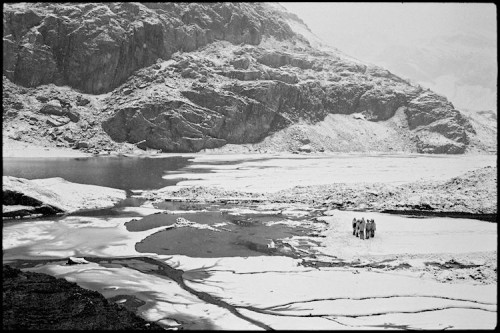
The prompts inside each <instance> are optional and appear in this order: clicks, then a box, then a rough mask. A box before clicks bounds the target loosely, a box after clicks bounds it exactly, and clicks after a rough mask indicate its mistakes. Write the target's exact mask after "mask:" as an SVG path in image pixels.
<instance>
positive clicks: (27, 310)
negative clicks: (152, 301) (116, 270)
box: [2, 265, 162, 330]
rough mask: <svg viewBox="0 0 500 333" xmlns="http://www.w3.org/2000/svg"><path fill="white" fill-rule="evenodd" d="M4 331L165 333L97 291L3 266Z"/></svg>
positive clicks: (44, 275) (47, 276) (157, 326)
mask: <svg viewBox="0 0 500 333" xmlns="http://www.w3.org/2000/svg"><path fill="white" fill-rule="evenodd" d="M2 289H3V301H2V329H3V330H161V329H162V328H161V327H160V326H159V325H157V324H155V323H150V322H147V321H145V320H144V319H142V318H140V317H138V316H137V315H135V314H134V313H132V312H130V311H128V310H127V309H125V308H124V307H122V306H119V305H117V304H114V303H111V302H109V301H107V300H106V299H105V298H104V296H102V295H101V294H99V293H98V292H96V291H91V290H87V289H84V288H81V287H79V286H78V285H77V284H76V283H73V282H68V281H66V280H64V279H57V278H55V277H52V276H50V275H46V274H41V273H34V272H23V271H21V270H19V269H16V268H12V267H10V266H9V265H4V266H3V278H2Z"/></svg>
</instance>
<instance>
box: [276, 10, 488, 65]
mask: <svg viewBox="0 0 500 333" xmlns="http://www.w3.org/2000/svg"><path fill="white" fill-rule="evenodd" d="M280 4H281V5H282V6H284V7H285V8H287V9H288V10H289V11H290V12H292V13H295V14H297V15H298V16H299V17H300V18H301V19H302V20H303V21H304V22H305V23H306V24H307V26H308V27H309V28H310V29H311V31H312V32H313V33H315V34H316V35H317V36H318V37H319V38H321V39H322V40H323V41H325V42H326V43H327V44H329V45H331V46H333V47H336V48H338V49H340V50H341V51H344V52H345V53H347V54H350V55H352V56H354V57H361V56H362V55H363V54H366V52H368V50H369V49H370V48H374V47H378V46H382V45H384V44H385V45H387V44H393V43H395V44H405V43H412V42H413V41H416V40H418V39H420V38H425V39H427V38H432V37H433V36H438V35H444V34H450V33H473V34H481V35H483V36H485V37H488V38H490V39H494V40H495V41H496V38H497V37H496V30H497V29H496V25H497V23H496V6H495V4H494V3H458V2H457V3H401V2H399V3H389V2H386V3H383V2H382V3H353V2H349V3H346V2H340V3H335V2H307V3H305V2H280ZM361 60H362V59H361Z"/></svg>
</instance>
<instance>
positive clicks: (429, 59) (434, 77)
mask: <svg viewBox="0 0 500 333" xmlns="http://www.w3.org/2000/svg"><path fill="white" fill-rule="evenodd" d="M366 60H369V61H371V62H373V63H376V64H379V65H381V66H384V67H386V68H388V69H390V70H391V71H393V72H394V73H397V74H400V75H403V76H404V77H408V78H411V79H412V80H413V81H415V82H418V83H420V84H422V85H423V86H425V87H427V88H431V89H432V90H434V91H436V92H437V93H439V94H443V95H445V96H446V97H447V98H449V99H450V101H451V102H453V104H454V105H455V106H456V107H458V108H466V109H471V110H492V109H496V108H497V77H498V65H497V43H496V41H495V40H492V39H490V38H487V37H485V36H481V35H478V34H464V33H461V34H458V33H457V34H449V35H445V36H440V37H435V38H433V39H429V40H422V41H421V42H419V43H414V44H412V45H397V46H395V45H394V46H390V47H387V48H386V49H384V50H382V51H381V52H378V53H376V54H374V55H373V56H372V57H371V58H369V59H366Z"/></svg>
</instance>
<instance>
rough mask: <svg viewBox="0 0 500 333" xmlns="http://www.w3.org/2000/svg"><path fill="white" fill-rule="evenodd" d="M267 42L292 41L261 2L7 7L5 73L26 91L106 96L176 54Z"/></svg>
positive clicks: (287, 32) (5, 15) (289, 34)
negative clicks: (48, 87)
mask: <svg viewBox="0 0 500 333" xmlns="http://www.w3.org/2000/svg"><path fill="white" fill-rule="evenodd" d="M264 35H271V36H273V37H275V38H277V39H284V38H290V37H292V36H293V35H294V34H293V33H292V31H291V29H290V28H289V27H288V25H286V24H283V22H281V21H276V20H274V19H273V18H272V16H271V15H270V14H269V10H267V9H266V7H265V6H263V5H261V4H258V3H256V4H250V3H185V4H180V3H149V4H147V3H144V4H142V3H106V4H104V3H100V4H97V3H87V4H78V3H72V4H49V3H39V4H16V5H10V6H6V7H5V8H4V63H3V64H4V67H3V68H4V69H3V73H4V75H6V76H7V77H8V78H9V79H10V80H12V81H13V82H15V83H18V84H21V85H23V86H28V87H33V86H37V85H40V84H46V83H51V82H53V83H56V84H60V85H69V86H71V87H73V88H76V89H80V90H82V91H84V92H87V93H102V92H107V91H110V90H112V89H114V88H115V87H117V86H118V85H119V84H120V83H122V82H123V81H124V80H126V79H127V78H128V77H129V76H130V75H131V74H132V73H133V72H134V71H136V70H137V69H139V68H142V67H145V66H149V65H151V64H153V63H154V62H156V60H157V59H158V58H161V59H168V58H170V56H171V55H172V54H174V53H175V52H177V51H181V52H190V51H194V50H196V49H198V48H200V47H202V46H205V45H207V44H209V43H211V42H213V41H214V40H227V41H229V42H231V43H234V44H240V43H246V44H252V45H257V44H259V43H260V41H261V40H262V38H263V36H264Z"/></svg>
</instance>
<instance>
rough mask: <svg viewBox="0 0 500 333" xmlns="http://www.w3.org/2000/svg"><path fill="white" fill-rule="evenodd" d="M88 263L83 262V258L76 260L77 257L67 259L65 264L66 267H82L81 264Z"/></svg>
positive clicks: (86, 262)
mask: <svg viewBox="0 0 500 333" xmlns="http://www.w3.org/2000/svg"><path fill="white" fill-rule="evenodd" d="M88 263H89V262H88V261H87V260H85V259H84V258H78V257H69V258H68V261H67V262H66V265H83V264H88Z"/></svg>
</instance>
